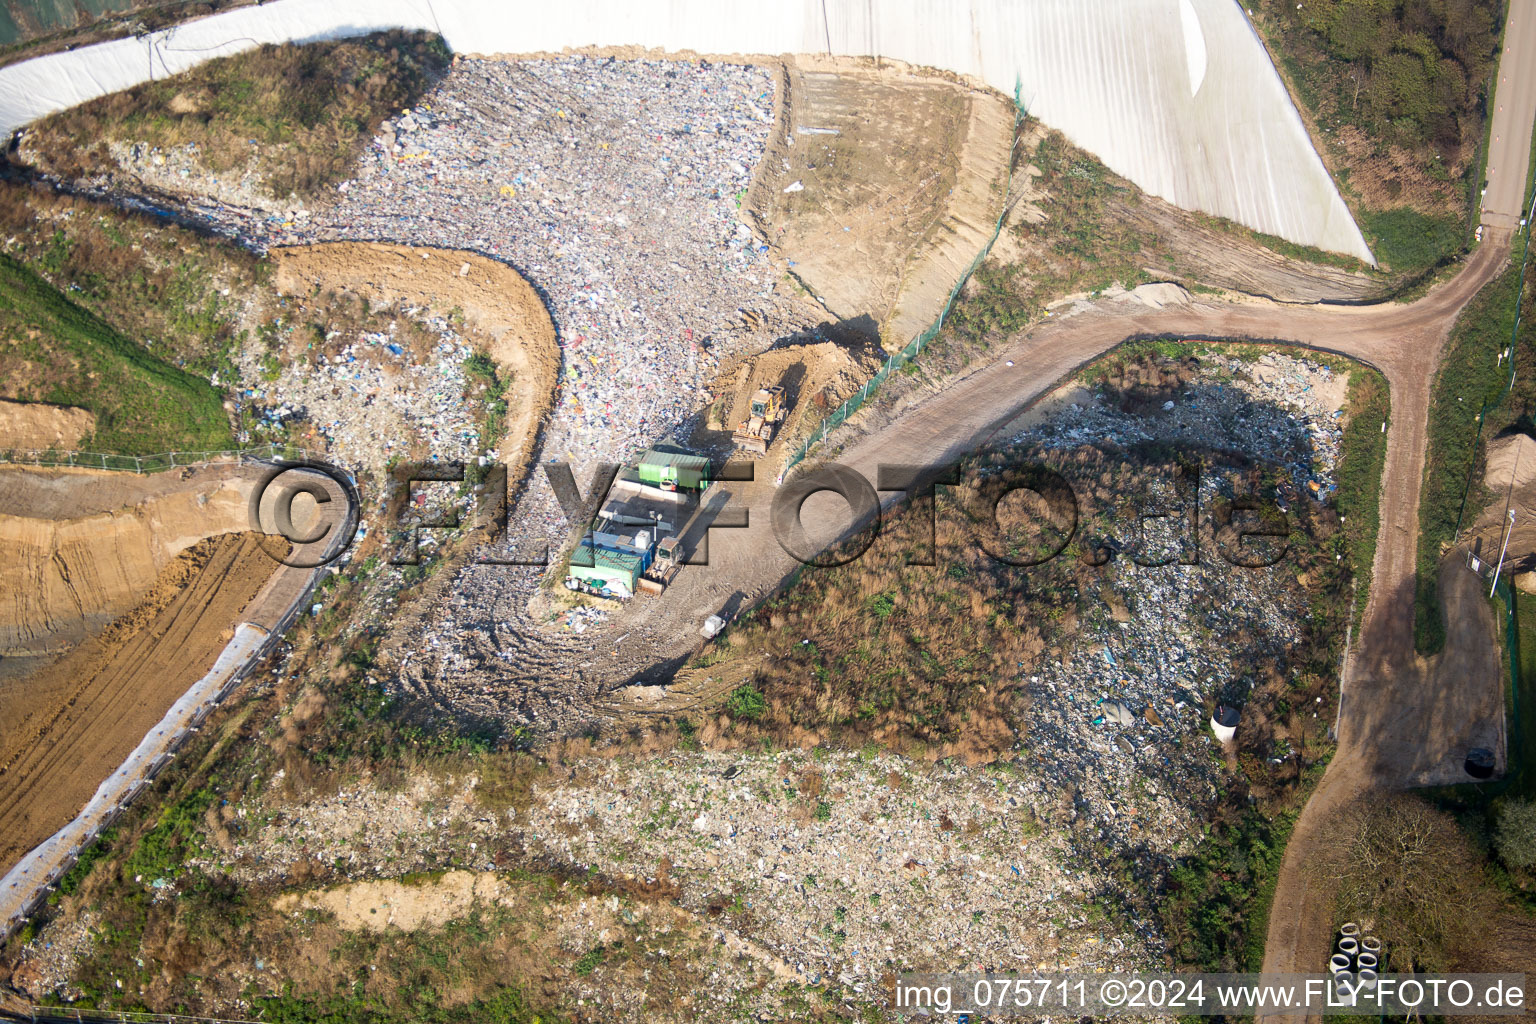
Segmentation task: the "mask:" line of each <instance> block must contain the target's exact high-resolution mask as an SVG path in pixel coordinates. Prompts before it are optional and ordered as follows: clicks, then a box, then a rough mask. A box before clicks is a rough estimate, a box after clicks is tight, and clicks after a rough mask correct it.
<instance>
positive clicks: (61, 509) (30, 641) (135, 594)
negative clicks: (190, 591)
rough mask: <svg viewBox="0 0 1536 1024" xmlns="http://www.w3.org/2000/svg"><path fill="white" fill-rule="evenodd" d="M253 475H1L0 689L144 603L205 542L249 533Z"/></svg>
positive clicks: (230, 471)
mask: <svg viewBox="0 0 1536 1024" xmlns="http://www.w3.org/2000/svg"><path fill="white" fill-rule="evenodd" d="M253 480H254V474H253V473H252V472H251V471H250V470H249V469H243V470H242V469H240V468H239V467H235V466H229V467H217V468H209V469H204V470H198V471H194V472H188V473H184V472H183V471H173V472H169V473H159V474H155V475H153V476H143V477H141V476H135V475H133V474H127V473H107V472H93V471H90V470H68V469H53V470H33V469H24V468H20V467H7V468H5V469H4V470H3V471H0V549H3V550H4V551H5V552H6V554H7V557H6V558H5V559H4V560H3V561H0V683H3V682H4V680H7V679H14V678H16V677H18V676H19V675H21V674H25V673H26V672H27V671H30V670H31V669H32V668H35V667H36V665H37V664H38V662H39V660H40V659H47V658H51V657H56V656H57V655H59V654H61V653H63V652H64V651H65V650H67V649H68V648H70V647H71V646H73V645H75V644H78V643H79V642H80V641H82V640H84V639H85V638H86V637H88V636H90V635H92V634H93V633H95V632H96V631H98V630H100V629H101V628H103V627H104V626H106V624H107V623H109V622H111V621H112V620H113V619H115V618H117V617H118V616H120V615H122V614H124V613H126V612H127V611H129V610H130V609H131V608H133V607H134V606H135V605H136V604H138V603H139V601H140V600H142V597H143V594H144V591H145V590H146V589H147V588H148V587H149V586H150V585H151V584H152V583H154V581H155V578H156V576H157V575H158V574H159V573H160V572H161V571H162V570H163V569H164V568H165V567H166V565H167V564H169V563H170V561H171V560H172V559H173V558H175V557H176V556H177V555H179V554H180V553H181V552H183V551H185V550H186V549H187V548H189V547H191V546H192V545H193V544H195V543H197V542H198V541H201V540H203V539H204V538H206V537H210V536H214V535H216V534H222V533H229V532H233V531H238V530H244V529H247V528H249V526H250V522H249V519H250V514H249V504H250V494H251V487H252V483H253Z"/></svg>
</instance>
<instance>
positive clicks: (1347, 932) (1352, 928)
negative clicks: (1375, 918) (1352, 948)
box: [1339, 921, 1360, 938]
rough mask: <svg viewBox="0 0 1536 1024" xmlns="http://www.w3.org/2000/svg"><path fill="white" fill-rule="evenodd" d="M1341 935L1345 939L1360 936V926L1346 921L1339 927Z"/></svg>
mask: <svg viewBox="0 0 1536 1024" xmlns="http://www.w3.org/2000/svg"><path fill="white" fill-rule="evenodd" d="M1339 934H1340V935H1342V936H1344V937H1345V938H1352V937H1354V936H1356V935H1359V934H1360V926H1359V925H1358V924H1356V923H1355V922H1354V921H1345V922H1344V923H1343V924H1341V925H1339Z"/></svg>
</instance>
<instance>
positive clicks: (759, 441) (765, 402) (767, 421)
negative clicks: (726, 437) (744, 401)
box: [731, 385, 784, 455]
mask: <svg viewBox="0 0 1536 1024" xmlns="http://www.w3.org/2000/svg"><path fill="white" fill-rule="evenodd" d="M783 422H784V389H783V388H781V387H779V386H778V385H774V386H773V387H767V388H758V389H757V391H756V392H754V393H753V395H752V415H751V416H750V417H748V418H747V419H744V420H742V421H741V426H739V427H737V428H736V430H735V432H734V433H733V434H732V435H731V439H732V440H733V441H735V442H736V447H737V448H740V449H742V450H743V451H749V452H755V453H757V454H758V455H767V454H768V446H769V445H771V444H773V436H774V434H776V433H778V430H779V424H781V423H783Z"/></svg>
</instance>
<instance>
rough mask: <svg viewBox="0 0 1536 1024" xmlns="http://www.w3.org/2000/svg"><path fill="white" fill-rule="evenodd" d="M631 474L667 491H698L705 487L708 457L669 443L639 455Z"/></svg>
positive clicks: (707, 481)
mask: <svg viewBox="0 0 1536 1024" xmlns="http://www.w3.org/2000/svg"><path fill="white" fill-rule="evenodd" d="M635 474H636V475H637V476H638V477H639V478H640V482H641V483H643V484H650V485H651V486H652V487H660V488H662V489H663V490H667V491H702V490H704V489H705V488H706V487H708V486H709V459H707V458H705V457H704V456H703V455H695V454H693V453H692V452H690V451H686V450H684V449H682V448H675V447H672V446H671V445H658V446H657V447H655V448H652V449H651V450H650V451H648V452H646V453H645V454H644V455H642V456H640V461H639V463H638V464H636V466H635Z"/></svg>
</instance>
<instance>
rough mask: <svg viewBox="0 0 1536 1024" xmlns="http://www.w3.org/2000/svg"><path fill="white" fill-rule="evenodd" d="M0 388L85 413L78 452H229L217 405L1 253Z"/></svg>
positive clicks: (186, 376) (198, 383) (195, 383)
mask: <svg viewBox="0 0 1536 1024" xmlns="http://www.w3.org/2000/svg"><path fill="white" fill-rule="evenodd" d="M0 338H3V339H4V340H5V348H4V350H3V351H0V381H3V384H0V388H3V390H4V394H5V397H8V398H14V399H19V400H21V401H31V402H50V403H53V404H56V405H69V406H78V407H80V408H84V409H89V410H90V411H91V412H92V413H94V414H95V416H96V432H95V434H94V436H92V437H90V438H88V439H86V440H85V441H84V442H83V443H82V447H83V448H87V449H90V450H95V451H103V452H110V453H114V454H128V455H146V454H152V453H155V452H164V451H172V450H180V451H203V450H212V449H223V448H230V447H232V446H233V444H234V441H233V438H232V437H231V435H230V430H229V420H228V418H227V417H226V415H225V413H224V408H223V400H222V398H221V396H220V394H219V392H218V391H216V390H215V389H214V388H213V387H212V386H211V385H210V384H209V383H208V382H207V381H205V380H203V379H201V378H199V377H196V376H194V375H193V374H191V373H188V372H186V371H185V370H181V369H178V368H176V367H174V366H171V365H169V364H167V363H165V362H163V361H161V360H160V359H158V358H157V357H155V356H154V355H151V354H150V353H149V352H148V351H147V350H146V349H144V348H142V347H141V346H139V345H137V344H135V343H133V342H132V341H130V340H129V339H127V338H125V337H124V336H123V335H122V334H120V333H118V332H117V331H116V330H114V329H113V328H112V327H111V326H110V325H108V324H107V323H106V322H105V321H103V320H102V319H101V318H100V317H98V316H96V315H95V314H94V313H91V312H90V311H88V310H86V309H83V308H81V307H80V306H77V305H76V304H75V303H73V302H71V301H70V300H69V299H67V298H65V296H64V295H63V294H62V293H60V292H59V290H58V289H56V288H54V287H53V286H52V285H50V284H49V283H48V282H47V281H45V280H43V279H42V278H41V277H39V276H38V275H37V274H36V273H34V272H32V271H31V270H30V269H28V268H27V267H25V266H23V265H22V264H20V263H18V262H16V261H15V260H13V259H11V258H10V257H9V256H0Z"/></svg>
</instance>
